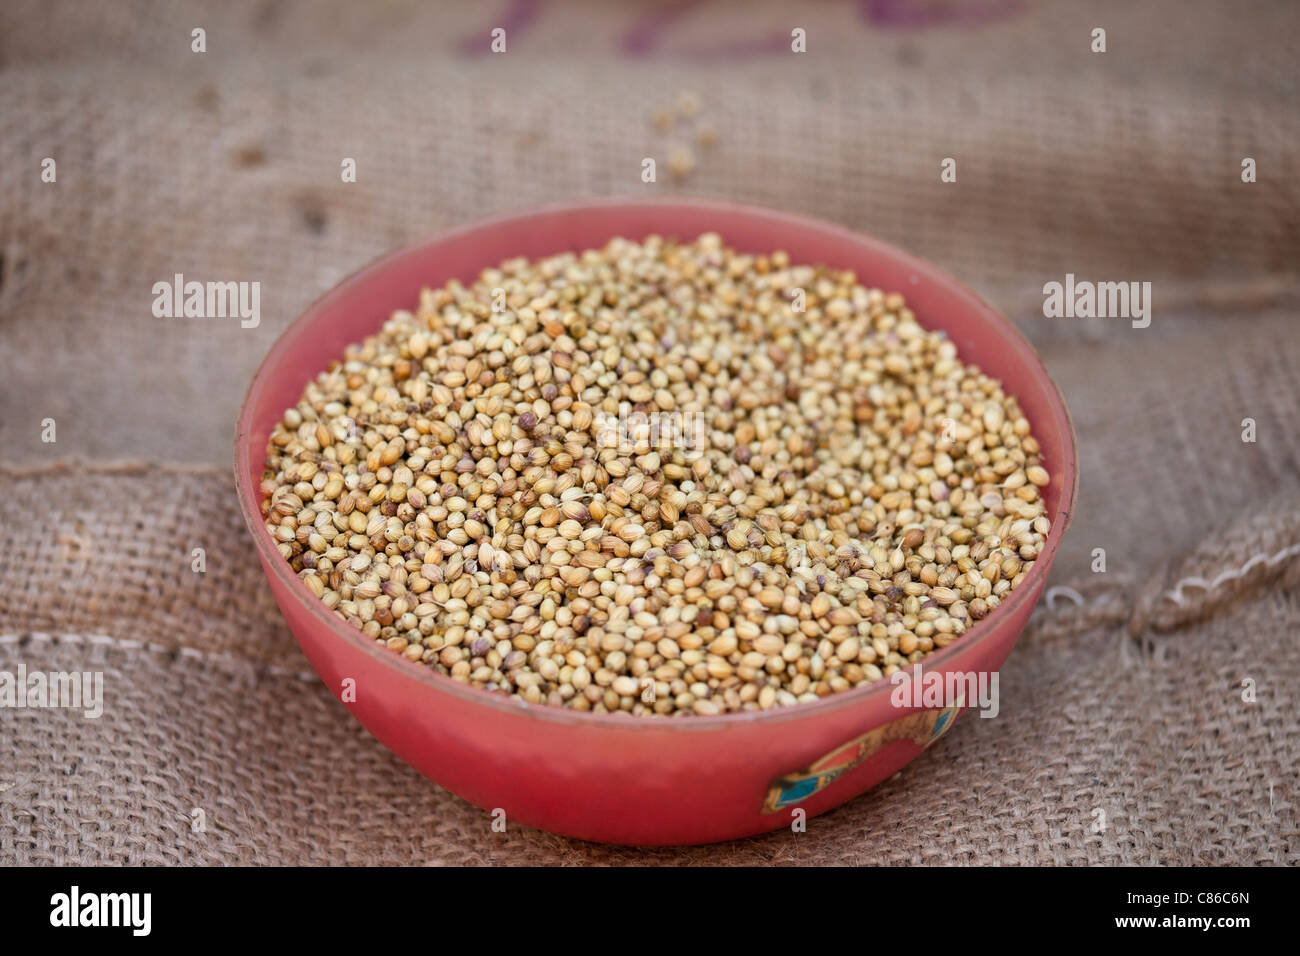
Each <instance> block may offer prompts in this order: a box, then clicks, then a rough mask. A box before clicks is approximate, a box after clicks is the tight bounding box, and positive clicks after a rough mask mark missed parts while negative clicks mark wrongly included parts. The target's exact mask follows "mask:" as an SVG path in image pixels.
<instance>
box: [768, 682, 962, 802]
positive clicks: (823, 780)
mask: <svg viewBox="0 0 1300 956" xmlns="http://www.w3.org/2000/svg"><path fill="white" fill-rule="evenodd" d="M965 706H966V705H965V700H964V695H963V697H962V699H959V700H958V702H957V703H956V704H955V705H954V706H952V707H943V708H937V709H934V710H919V711H916V712H915V713H912V714H908V715H907V716H905V717H899V718H898V719H897V720H891V721H890V722H889V723H887V724H881V725H880V726H879V727H877V728H875V729H874V730H869V731H867V733H865V734H863V735H862V736H860V737H854V738H853V739H852V740H850V741H847V742H846V743H844V744H841V745H840V746H839V747H836V748H835V749H834V750H832V751H831V752H830V753H828V754H826V755H825V756H824V757H822V758H821V759H819V760H817V761H816V762H815V763H813V765H812V766H811V767H809V768H808V769H807V770H800V771H798V772H796V773H788V774H785V775H784V776H781V777H777V778H776V779H775V780H773V781H772V784H771V786H769V787H768V788H767V796H766V797H765V798H764V799H763V813H775V812H776V811H778V810H784V809H786V808H787V807H793V806H796V805H798V804H799V803H800V802H801V801H803V800H807V799H808V798H809V797H811V796H812V795H813V794H814V793H818V792H819V791H821V790H824V789H826V788H827V787H828V786H830V785H831V784H832V783H834V782H835V780H837V779H838V778H839V777H840V776H841V775H842V774H845V773H847V772H848V771H850V770H852V769H853V768H854V767H857V766H859V765H860V764H862V763H865V762H866V761H867V760H869V759H870V758H871V757H872V755H873V754H875V753H876V751H878V750H879V749H880V748H881V747H883V746H885V744H887V743H891V742H893V741H895V740H910V741H912V742H913V743H916V744H919V745H920V746H921V747H922V749H924V748H926V747H929V746H930V745H931V744H932V743H934V742H935V741H936V740H938V739H939V738H940V737H942V736H943V735H944V734H946V733H947V732H948V729H949V728H950V727H952V725H953V724H954V723H955V722H956V720H957V715H958V714H960V713H961V712H962V709H963V708H964V707H965Z"/></svg>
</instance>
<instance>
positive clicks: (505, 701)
mask: <svg viewBox="0 0 1300 956" xmlns="http://www.w3.org/2000/svg"><path fill="white" fill-rule="evenodd" d="M632 207H655V208H657V209H659V210H672V209H674V208H682V209H691V210H695V211H707V212H714V213H718V214H723V215H737V214H738V215H742V216H748V217H751V218H758V219H764V220H766V221H767V222H768V223H770V224H771V225H773V226H778V227H779V226H780V225H781V224H786V225H789V226H792V227H799V228H801V229H810V230H815V231H818V232H821V233H823V234H827V235H829V236H830V237H831V238H833V239H835V240H837V241H840V242H846V243H852V244H855V245H857V246H859V247H865V248H866V249H867V251H868V252H869V253H870V254H873V255H877V256H881V257H883V258H886V259H892V260H893V261H894V262H895V263H898V264H900V265H903V266H905V267H906V268H907V269H909V270H910V271H911V272H912V274H914V275H916V276H918V277H923V278H925V279H926V280H927V281H930V282H934V283H937V284H941V285H944V286H946V287H947V288H948V289H949V290H950V291H952V292H953V293H955V294H957V295H958V296H959V297H960V298H961V299H963V300H964V304H965V305H967V306H968V307H969V308H970V309H971V310H972V311H974V312H976V313H979V314H980V316H981V318H982V319H984V320H985V321H988V322H991V323H993V324H995V325H1001V326H1002V327H1003V328H1004V330H1005V331H1007V332H1009V333H1010V334H1011V338H1012V341H1013V342H1014V343H1015V344H1016V346H1018V349H1019V352H1020V354H1019V355H1017V356H1016V359H1017V360H1019V361H1022V362H1025V363H1028V364H1030V365H1031V366H1032V371H1033V372H1034V376H1035V377H1036V378H1037V377H1041V378H1042V380H1043V381H1045V382H1046V383H1047V384H1048V386H1049V387H1048V388H1047V389H1046V398H1047V402H1048V405H1049V408H1050V410H1051V412H1053V413H1055V414H1056V415H1057V416H1059V417H1060V418H1061V419H1062V420H1063V421H1064V424H1065V431H1066V434H1067V439H1068V440H1067V442H1066V444H1065V447H1064V454H1063V459H1064V460H1063V461H1062V462H1061V463H1060V467H1062V468H1064V469H1065V471H1066V474H1065V481H1064V483H1063V485H1062V487H1061V494H1060V500H1059V502H1058V504H1057V507H1056V516H1055V518H1054V520H1053V522H1052V529H1051V531H1050V532H1049V533H1048V538H1047V543H1046V546H1045V547H1044V550H1043V552H1042V553H1041V554H1040V555H1039V556H1038V558H1037V559H1035V561H1034V566H1033V568H1031V569H1030V571H1029V575H1028V576H1027V578H1026V579H1025V581H1024V582H1023V583H1022V584H1021V585H1020V587H1019V588H1018V589H1017V590H1014V591H1012V592H1011V595H1010V597H1009V598H1008V599H1007V600H1005V601H1003V602H1001V603H1000V604H999V605H998V606H997V607H996V608H994V610H993V611H992V612H991V613H990V614H989V615H988V616H987V617H985V618H984V619H983V620H981V621H979V622H978V623H976V624H975V625H974V626H972V627H971V628H970V629H969V630H968V631H966V632H965V633H964V634H963V635H961V638H960V639H958V640H956V641H954V642H953V643H952V644H950V645H948V646H947V647H945V648H941V649H940V650H938V651H935V652H934V653H932V654H930V655H929V656H928V657H926V658H925V662H924V664H923V666H924V667H925V669H926V670H930V671H936V672H939V673H943V672H946V671H947V670H948V668H947V667H946V666H945V665H946V664H948V663H949V662H951V661H952V660H953V659H954V658H956V657H957V656H959V655H962V656H964V655H965V654H966V653H968V652H969V651H971V650H972V649H973V648H975V647H976V646H977V645H978V644H980V643H981V642H983V641H984V640H985V639H987V638H988V637H989V636H990V635H991V634H992V633H993V632H994V630H995V628H996V627H997V625H998V623H999V622H1000V620H1001V619H1002V618H1005V617H1007V616H1009V615H1011V614H1012V613H1013V612H1014V611H1015V610H1016V609H1018V608H1020V607H1022V606H1023V605H1024V604H1025V603H1026V602H1029V601H1030V599H1031V598H1030V596H1031V595H1034V598H1033V600H1034V601H1035V602H1036V601H1037V592H1038V591H1039V585H1041V584H1045V580H1044V579H1045V578H1046V576H1047V574H1048V573H1049V571H1050V566H1051V564H1052V561H1053V560H1054V558H1055V556H1056V550H1057V547H1058V546H1059V544H1060V541H1061V538H1062V537H1063V536H1064V534H1065V532H1066V530H1067V529H1068V528H1069V526H1070V523H1071V521H1072V519H1073V513H1074V503H1075V500H1076V499H1077V497H1078V491H1079V467H1078V458H1079V453H1078V438H1077V436H1076V434H1075V430H1074V421H1073V419H1072V418H1071V417H1070V412H1069V408H1068V406H1067V405H1066V403H1065V398H1064V396H1063V395H1062V394H1061V390H1060V387H1059V386H1058V385H1057V384H1056V382H1055V381H1053V380H1052V378H1051V376H1050V375H1049V374H1048V373H1047V369H1046V366H1044V364H1043V361H1042V359H1041V358H1040V357H1039V355H1038V353H1037V351H1036V350H1035V349H1034V347H1033V345H1032V344H1031V343H1030V342H1029V339H1028V338H1027V337H1026V336H1025V334H1024V333H1023V332H1021V331H1020V329H1019V328H1018V327H1017V326H1016V324H1015V323H1014V322H1012V321H1011V320H1010V319H1008V318H1007V317H1006V316H1004V315H1003V314H1002V313H1001V312H999V311H998V310H997V309H995V308H993V307H992V306H991V305H989V304H988V303H987V302H985V301H984V299H983V298H981V297H980V296H979V295H978V294H976V293H975V292H973V291H972V290H971V289H970V288H968V287H967V286H966V285H965V284H963V283H961V282H959V281H958V280H956V279H954V278H953V277H952V276H950V275H948V274H947V273H946V272H944V271H943V270H941V269H939V268H938V267H936V266H933V265H931V264H929V263H928V262H926V261H924V260H922V259H919V258H917V257H915V256H913V255H912V254H910V253H908V252H905V251H903V250H902V249H899V248H898V247H896V246H893V245H891V244H889V243H887V242H884V241H882V240H879V239H876V238H874V237H873V236H870V235H867V234H865V233H861V232H858V231H856V230H854V229H850V228H848V227H847V226H842V225H840V224H838V223H833V222H829V221H827V220H823V219H819V218H817V217H814V216H807V215H803V214H799V213H792V212H788V211H786V210H782V209H774V208H771V207H766V206H761V205H756V204H750V203H738V202H731V201H728V200H717V199H707V198H693V197H666V198H642V197H635V198H634V197H612V198H604V199H581V200H574V201H560V202H552V203H545V204H542V205H538V206H532V207H529V208H526V209H523V210H521V211H515V212H505V213H497V214H494V215H491V216H488V217H485V218H482V219H476V220H474V221H472V222H470V223H466V224H462V225H458V226H454V227H452V228H450V229H445V230H441V231H439V232H437V233H435V234H433V235H431V236H427V237H425V238H423V239H420V240H417V241H415V242H412V243H407V244H404V245H402V246H401V247H399V248H397V249H394V250H390V251H389V252H386V253H384V254H383V255H380V256H379V257H377V258H375V259H373V260H371V261H370V262H368V263H366V264H365V265H362V266H361V267H359V268H357V269H355V270H353V271H352V272H350V273H348V275H347V276H346V277H344V278H343V279H341V280H339V281H338V282H336V283H335V284H334V285H333V286H332V287H331V288H330V289H328V290H327V291H326V292H324V293H323V294H322V295H320V296H318V297H317V298H316V299H314V300H313V301H312V302H311V304H309V305H308V306H307V307H306V308H305V309H304V310H303V311H302V312H301V313H300V314H299V315H298V316H297V318H295V319H294V320H293V321H292V322H290V323H289V324H288V325H287V326H285V328H284V329H283V330H282V331H281V332H280V334H279V335H278V336H277V337H276V340H275V342H273V343H272V345H271V347H270V348H269V349H268V350H267V353H266V355H265V356H264V357H263V358H262V360H261V362H260V363H259V365H258V367H257V371H256V372H255V373H254V375H253V378H252V381H251V382H250V383H249V385H248V388H247V389H246V391H245V393H244V398H243V401H242V402H241V404H240V408H239V417H238V419H237V422H236V427H235V440H234V466H235V490H236V494H237V496H238V498H239V510H240V513H241V514H242V515H243V517H244V523H245V525H246V526H247V527H248V530H249V532H250V533H251V534H252V537H253V541H254V545H255V546H256V548H257V551H258V555H259V557H260V559H261V561H262V565H263V567H264V568H265V569H267V573H268V575H269V576H271V577H273V578H275V579H277V580H278V581H279V582H280V583H281V584H282V585H283V586H284V593H287V594H290V595H292V596H293V600H294V601H295V602H296V603H297V604H298V606H300V607H301V608H303V609H304V610H305V611H306V612H307V614H308V615H309V617H311V618H312V619H314V621H315V622H316V623H318V624H320V625H321V626H323V627H324V628H325V629H326V630H327V631H329V632H330V633H331V635H332V636H333V637H335V638H337V639H339V640H342V641H345V642H346V643H347V644H349V645H351V646H352V647H353V648H354V649H356V650H359V651H362V652H364V653H366V654H368V655H369V656H370V657H371V658H373V659H375V660H377V661H380V662H381V663H382V666H385V667H388V668H391V669H392V670H393V671H394V672H395V674H397V675H400V676H401V677H405V678H408V679H411V680H413V681H415V682H416V683H417V684H419V685H422V686H424V687H425V688H427V689H428V690H431V691H433V692H441V693H447V694H450V695H451V696H453V697H456V698H459V699H461V700H464V701H465V702H466V703H471V704H477V705H481V706H485V707H490V708H493V709H496V710H498V711H501V712H502V713H503V714H508V715H512V716H518V717H523V718H532V717H537V718H541V719H543V720H548V721H553V722H557V723H562V724H571V725H580V726H589V727H593V728H608V729H614V730H628V729H632V728H635V729H637V730H645V731H663V730H679V729H680V730H696V731H707V730H722V729H725V728H727V727H734V726H737V725H744V724H749V723H751V722H755V721H763V722H781V721H786V720H801V719H805V718H813V717H815V716H817V715H820V714H825V713H828V712H830V711H833V710H838V709H840V708H843V707H851V706H854V705H857V704H864V703H867V702H869V701H873V700H875V699H877V698H883V697H884V696H886V695H887V694H889V693H890V690H891V689H892V687H894V686H895V685H894V684H892V683H891V682H889V681H887V680H883V679H882V680H879V681H874V682H872V683H870V684H864V685H860V686H858V687H854V688H852V689H850V690H847V691H841V692H839V693H834V694H828V695H826V696H825V697H823V698H821V699H819V700H816V701H809V702H807V703H801V704H794V705H792V706H789V707H774V708H772V709H770V710H754V711H735V712H730V713H724V714H712V715H701V714H692V715H689V716H686V717H682V718H677V719H674V718H665V717H661V716H651V717H646V716H640V717H638V716H634V715H632V714H623V713H618V714H614V713H595V712H592V711H580V710H573V709H571V708H568V707H555V706H552V705H549V704H530V703H528V702H527V701H523V700H518V699H516V698H514V697H511V696H507V695H505V694H502V693H497V692H493V691H488V690H484V689H482V688H478V687H472V686H470V685H469V684H462V683H460V682H459V681H456V680H453V679H452V678H451V677H450V676H449V675H446V674H443V673H441V672H440V671H437V670H434V669H433V668H431V667H428V666H427V665H425V664H422V663H417V662H414V661H409V660H407V659H406V658H404V657H402V656H401V655H399V654H395V653H393V652H392V651H390V650H388V649H387V648H384V647H381V646H380V645H379V644H378V643H376V642H375V641H373V640H371V639H370V638H367V637H365V635H364V634H363V633H362V632H361V631H360V629H358V628H356V627H353V626H352V625H351V624H348V623H347V622H346V621H344V620H343V619H341V618H339V617H338V616H337V615H335V614H334V612H333V611H331V610H329V609H328V608H326V606H325V604H324V603H323V602H322V601H321V600H320V599H319V598H317V597H316V596H315V595H314V594H313V593H312V592H311V591H310V589H309V588H308V587H307V585H306V584H304V583H303V581H302V579H301V578H299V577H298V575H297V574H295V573H294V572H293V570H292V569H291V567H290V565H289V563H288V562H287V561H285V560H284V557H283V556H282V555H281V554H280V552H279V550H278V549H277V548H276V547H275V543H274V541H273V540H272V538H271V535H270V534H269V533H268V532H267V531H266V527H265V525H264V524H263V523H262V515H261V507H260V499H261V492H260V483H256V482H253V481H252V480H251V479H250V478H248V475H250V474H252V473H253V472H252V468H251V465H252V462H253V450H252V448H251V444H250V440H249V434H250V432H251V431H252V427H251V426H252V417H253V416H252V410H253V407H254V405H255V404H256V403H255V401H254V399H255V398H256V397H259V396H260V393H261V392H262V390H263V389H264V388H265V387H266V383H267V381H268V380H269V379H270V378H271V376H272V374H273V372H274V370H276V369H278V368H279V367H280V366H281V365H282V364H283V363H284V360H285V359H286V358H287V357H288V355H289V354H290V350H289V347H288V344H287V343H288V341H289V339H290V338H293V337H295V333H297V332H299V331H300V330H301V329H303V328H305V327H307V326H309V325H310V324H311V323H312V322H313V321H314V320H315V318H316V316H317V315H318V314H319V313H320V312H321V310H322V309H324V308H325V307H326V306H328V305H329V304H330V303H331V302H333V301H334V300H336V299H339V298H343V297H344V296H346V295H347V294H348V293H349V291H350V289H351V288H352V287H353V286H354V285H355V284H357V283H358V282H360V281H362V280H363V279H365V278H368V277H369V276H370V275H371V274H372V273H374V272H378V271H382V270H383V269H384V268H385V267H387V266H388V265H390V264H391V263H393V262H395V261H397V260H399V259H401V258H403V257H405V256H407V255H410V254H411V253H413V252H415V251H416V250H418V249H423V248H425V247H428V246H432V245H439V244H445V243H448V242H452V241H456V240H459V239H464V238H466V237H468V236H469V235H471V234H473V233H475V232H479V231H481V230H485V229H494V228H500V227H501V226H503V225H506V224H509V223H518V222H522V221H524V220H531V219H539V218H541V219H544V218H553V217H556V216H562V215H566V214H573V213H578V212H583V211H588V210H598V211H602V212H613V211H617V210H620V209H631V208H632ZM720 231H724V232H725V230H720ZM617 235H618V233H617V232H611V233H610V236H609V238H611V239H612V238H614V237H615V236H617ZM628 238H633V239H637V238H640V237H639V236H629V237H628ZM724 241H725V235H724ZM489 267H490V266H489V265H485V266H484V268H489ZM463 281H469V280H463ZM419 291H420V290H418V289H415V290H412V301H414V300H415V299H416V298H417V297H418V296H419ZM886 291H890V290H886ZM900 291H901V290H900ZM375 331H376V332H377V331H378V327H376V329H375ZM262 454H264V452H259V469H258V470H259V471H260V458H261V455H262ZM286 626H287V622H286ZM290 630H291V631H292V629H290ZM1016 639H1019V635H1017V636H1016ZM296 640H297V637H296V635H295V641H296ZM318 676H320V675H319V674H318ZM322 681H323V678H322Z"/></svg>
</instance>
